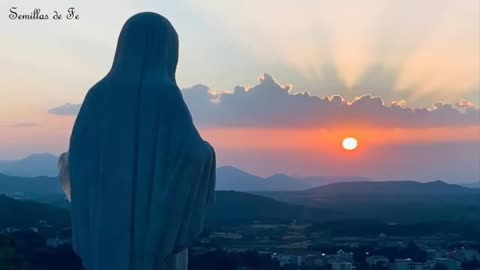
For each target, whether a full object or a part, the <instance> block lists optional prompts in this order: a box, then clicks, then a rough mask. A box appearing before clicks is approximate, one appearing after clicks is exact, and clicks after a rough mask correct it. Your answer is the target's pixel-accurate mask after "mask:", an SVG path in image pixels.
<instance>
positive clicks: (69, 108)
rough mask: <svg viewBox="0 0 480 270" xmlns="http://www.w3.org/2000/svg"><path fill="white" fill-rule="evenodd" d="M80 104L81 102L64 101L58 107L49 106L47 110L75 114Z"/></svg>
mask: <svg viewBox="0 0 480 270" xmlns="http://www.w3.org/2000/svg"><path fill="white" fill-rule="evenodd" d="M80 106H81V104H71V103H65V104H63V105H60V106H58V107H54V108H51V109H50V110H48V112H49V113H51V114H56V115H77V113H78V111H79V110H80Z"/></svg>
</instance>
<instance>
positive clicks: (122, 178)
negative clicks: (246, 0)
mask: <svg viewBox="0 0 480 270" xmlns="http://www.w3.org/2000/svg"><path fill="white" fill-rule="evenodd" d="M177 60H178V37H177V34H176V32H175V30H174V28H173V27H172V25H171V24H170V22H169V21H168V20H167V19H165V18H164V17H162V16H160V15H158V14H155V13H140V14H137V15H135V16H133V17H132V18H130V19H129V20H128V21H127V22H126V23H125V25H124V27H123V29H122V31H121V34H120V37H119V40H118V44H117V50H116V53H115V59H114V62H113V66H112V68H111V70H110V72H109V73H108V74H107V75H106V76H105V77H104V78H103V79H102V80H100V81H99V82H98V83H97V84H95V85H94V86H93V87H92V88H91V89H90V91H89V92H88V94H87V96H86V97H85V100H84V102H83V104H82V107H81V109H80V112H79V114H78V116H77V119H76V121H75V125H74V128H73V131H72V135H71V139H70V150H69V157H68V163H69V176H70V180H71V204H72V205H71V206H72V230H73V247H74V250H75V251H76V252H77V253H78V255H79V256H80V257H81V258H82V260H83V263H84V265H85V267H86V269H87V270H110V269H111V270H166V269H168V270H170V269H181V268H182V267H186V264H185V266H182V267H180V266H179V265H181V264H184V263H185V260H186V248H188V247H189V246H190V245H191V244H192V242H194V241H195V240H196V238H197V237H198V235H199V234H200V232H201V231H202V224H203V219H204V216H205V211H206V207H207V206H208V205H209V204H211V203H212V202H213V199H214V188H215V153H214V150H213V148H212V147H211V146H210V145H209V144H208V143H207V142H205V141H204V140H203V139H202V138H201V137H200V135H199V133H198V131H197V129H196V128H195V126H194V124H193V121H192V118H191V115H190V113H189V111H188V108H187V106H186V104H185V102H184V100H183V98H182V94H181V91H180V90H179V88H178V86H177V85H176V81H175V69H176V65H177Z"/></svg>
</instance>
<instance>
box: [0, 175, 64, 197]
mask: <svg viewBox="0 0 480 270" xmlns="http://www.w3.org/2000/svg"><path fill="white" fill-rule="evenodd" d="M0 194H5V195H7V196H10V197H14V198H20V199H29V200H36V199H39V198H44V197H50V196H58V195H61V196H63V191H62V188H61V186H60V183H59V182H58V179H57V178H56V177H47V176H39V177H18V176H9V175H4V174H0Z"/></svg>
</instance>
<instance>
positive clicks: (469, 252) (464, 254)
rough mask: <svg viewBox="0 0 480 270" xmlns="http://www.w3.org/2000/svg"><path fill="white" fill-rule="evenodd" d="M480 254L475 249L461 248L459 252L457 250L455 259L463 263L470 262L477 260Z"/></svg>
mask: <svg viewBox="0 0 480 270" xmlns="http://www.w3.org/2000/svg"><path fill="white" fill-rule="evenodd" d="M478 255H479V253H478V251H476V250H475V249H465V248H461V249H459V250H455V252H454V257H455V259H457V260H458V261H461V262H469V261H473V260H475V259H477V257H478Z"/></svg>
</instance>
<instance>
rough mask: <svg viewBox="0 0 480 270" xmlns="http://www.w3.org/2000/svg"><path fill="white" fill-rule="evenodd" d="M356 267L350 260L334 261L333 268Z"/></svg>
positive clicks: (334, 269) (342, 269)
mask: <svg viewBox="0 0 480 270" xmlns="http://www.w3.org/2000/svg"><path fill="white" fill-rule="evenodd" d="M353 269H355V268H354V267H353V266H352V264H351V263H349V262H335V263H332V270H353Z"/></svg>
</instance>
